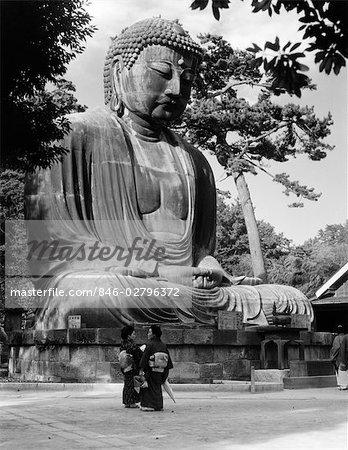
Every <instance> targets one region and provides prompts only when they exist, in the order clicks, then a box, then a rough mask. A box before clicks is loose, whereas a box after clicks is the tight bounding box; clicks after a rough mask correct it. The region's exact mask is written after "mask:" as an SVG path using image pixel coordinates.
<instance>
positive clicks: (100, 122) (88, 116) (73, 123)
mask: <svg viewBox="0 0 348 450" xmlns="http://www.w3.org/2000/svg"><path fill="white" fill-rule="evenodd" d="M67 119H68V120H69V122H70V127H71V132H72V133H74V132H75V133H76V132H92V131H93V130H94V131H97V130H99V131H103V130H108V129H110V128H114V129H116V130H120V131H121V126H120V124H119V122H118V121H117V120H116V119H115V115H114V113H113V112H112V111H110V109H109V108H107V107H98V108H91V109H88V110H87V111H84V112H80V113H73V114H69V115H67Z"/></svg>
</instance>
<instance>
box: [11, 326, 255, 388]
mask: <svg viewBox="0 0 348 450" xmlns="http://www.w3.org/2000/svg"><path fill="white" fill-rule="evenodd" d="M162 330H163V336H162V338H163V341H164V342H166V343H167V344H168V348H169V351H170V354H171V357H172V360H173V363H174V369H173V370H171V372H170V379H171V381H172V382H180V383H183V382H190V383H202V382H205V383H209V382H212V381H213V380H215V379H227V380H229V379H234V380H236V379H239V380H247V379H250V368H251V366H252V365H253V366H255V367H257V368H259V367H260V361H259V358H260V340H261V339H260V336H259V334H258V333H255V332H249V331H248V332H246V331H243V330H217V329H216V328H209V327H202V328H191V329H190V328H185V327H169V326H168V327H167V326H163V327H162ZM146 334H147V328H140V329H137V342H138V343H139V344H142V343H144V342H146V340H147V339H146ZM120 342H121V336H120V329H112V328H85V329H68V330H46V331H23V332H13V333H12V335H11V337H10V345H11V355H10V365H9V374H10V377H12V378H14V379H16V380H18V381H52V382H59V381H61V382H96V383H97V382H118V381H122V380H123V376H122V374H121V371H120V367H119V363H118V356H119V345H120Z"/></svg>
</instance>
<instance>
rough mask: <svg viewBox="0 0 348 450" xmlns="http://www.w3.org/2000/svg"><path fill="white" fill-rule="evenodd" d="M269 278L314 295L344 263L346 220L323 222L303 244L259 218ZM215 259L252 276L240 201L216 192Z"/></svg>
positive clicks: (347, 237)
mask: <svg viewBox="0 0 348 450" xmlns="http://www.w3.org/2000/svg"><path fill="white" fill-rule="evenodd" d="M258 228H259V233H260V240H261V246H262V251H263V254H264V255H265V264H266V267H267V272H268V281H269V282H270V283H276V284H286V285H290V286H294V287H296V288H298V289H300V290H301V291H302V292H303V293H304V294H305V295H307V296H308V297H312V296H314V294H315V292H316V290H317V289H319V288H320V287H321V286H322V285H323V284H324V283H325V282H326V281H327V280H328V279H329V278H330V277H331V276H332V275H334V274H335V273H336V272H337V271H338V270H339V269H340V268H341V267H343V266H344V264H346V262H347V256H348V221H347V222H346V223H344V224H333V225H326V227H325V228H324V229H321V230H319V232H318V234H317V235H316V236H315V237H313V238H311V239H308V240H307V241H306V242H305V243H304V244H303V245H294V244H293V243H292V242H291V241H290V240H289V239H287V238H286V237H285V236H284V235H283V234H282V233H276V231H275V229H274V227H273V226H272V225H271V224H269V223H267V222H264V221H258ZM216 237H217V245H216V258H217V259H218V261H219V262H220V263H221V264H222V266H223V267H224V268H225V269H226V270H227V271H228V272H230V273H232V274H234V275H237V276H238V275H247V276H252V275H253V271H252V264H251V259H250V251H249V245H248V236H247V230H246V225H245V220H244V216H243V212H242V208H241V205H240V203H239V202H238V201H237V202H231V199H230V195H229V194H227V193H225V192H219V193H218V202H217V234H216Z"/></svg>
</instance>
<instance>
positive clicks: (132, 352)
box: [120, 326, 142, 408]
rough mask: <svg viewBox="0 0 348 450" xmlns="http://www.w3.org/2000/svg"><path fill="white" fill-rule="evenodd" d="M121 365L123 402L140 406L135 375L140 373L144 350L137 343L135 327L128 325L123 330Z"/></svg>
mask: <svg viewBox="0 0 348 450" xmlns="http://www.w3.org/2000/svg"><path fill="white" fill-rule="evenodd" d="M121 338H122V343H121V346H120V366H121V371H122V373H123V376H124V387H123V395H122V397H123V404H124V406H125V407H126V408H138V405H137V403H138V402H139V394H138V393H137V392H136V391H135V389H134V380H133V377H134V376H135V375H138V374H139V362H140V359H141V357H142V351H141V350H140V348H139V346H138V345H137V344H135V342H134V340H135V331H134V327H132V326H126V327H124V328H123V329H122V331H121Z"/></svg>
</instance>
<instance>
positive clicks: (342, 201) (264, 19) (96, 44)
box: [66, 0, 348, 244]
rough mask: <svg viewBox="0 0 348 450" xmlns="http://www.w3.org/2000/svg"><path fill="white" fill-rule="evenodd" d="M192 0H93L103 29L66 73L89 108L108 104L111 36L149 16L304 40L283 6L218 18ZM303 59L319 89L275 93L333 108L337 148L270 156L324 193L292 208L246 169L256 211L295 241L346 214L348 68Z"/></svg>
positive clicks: (237, 34) (244, 8)
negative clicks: (287, 157) (331, 68)
mask: <svg viewBox="0 0 348 450" xmlns="http://www.w3.org/2000/svg"><path fill="white" fill-rule="evenodd" d="M190 3H191V2H190V0H178V1H173V0H92V1H91V5H90V6H89V8H88V10H89V12H90V14H91V15H92V16H93V18H94V19H93V23H94V24H95V25H96V26H97V27H98V31H97V32H96V33H95V34H94V35H93V37H92V38H90V39H88V41H87V44H86V50H85V52H84V53H83V54H82V55H79V56H78V57H77V58H76V59H75V60H74V61H73V62H72V63H71V65H70V66H69V70H68V74H67V75H66V78H67V79H69V80H71V81H73V82H74V83H75V85H76V88H77V98H78V100H79V102H80V103H82V104H85V105H87V106H88V107H89V108H92V107H95V106H100V105H103V79H102V78H103V77H102V74H103V64H104V58H105V54H106V51H107V49H108V46H109V43H110V37H112V36H115V35H117V34H119V33H120V32H121V30H122V29H123V28H125V27H126V26H128V25H131V24H132V23H134V22H136V21H138V20H141V19H145V18H148V17H153V16H158V15H161V16H162V17H163V18H166V19H176V18H178V19H179V20H180V22H181V23H182V24H183V25H184V28H185V29H187V30H188V31H189V32H190V34H191V37H192V38H194V39H196V36H197V34H199V33H205V32H206V33H208V32H209V33H214V34H220V35H222V36H223V37H224V39H226V40H227V41H229V42H230V43H231V44H232V46H233V47H234V48H239V49H245V48H247V47H248V46H250V44H251V43H252V42H255V43H258V44H263V43H264V42H265V40H272V41H274V38H275V36H279V38H280V42H281V44H283V45H284V44H285V43H286V42H287V41H288V40H291V41H293V42H296V41H299V42H300V41H301V34H299V33H298V32H297V28H298V26H299V23H298V21H297V20H296V18H297V16H296V14H292V13H285V12H284V11H283V12H282V14H281V15H279V16H273V17H272V18H269V17H268V14H267V13H263V12H259V13H257V14H253V13H251V6H250V3H251V2H250V1H245V2H242V1H240V0H232V1H231V5H230V9H228V10H223V11H222V14H221V16H222V17H221V19H220V21H219V22H217V21H216V20H215V19H214V17H213V15H212V13H211V9H210V7H208V8H207V9H206V10H204V11H197V10H196V11H191V9H190V8H189V5H190ZM300 49H301V48H300ZM302 61H303V62H304V63H305V64H307V65H309V67H310V73H309V76H310V77H311V78H312V80H313V81H314V82H315V83H316V84H317V90H316V91H311V92H306V93H304V94H303V97H302V99H301V100H299V99H297V98H295V97H293V98H290V97H288V96H286V97H285V96H284V97H283V98H277V99H276V101H278V102H281V103H286V102H289V101H291V102H293V103H300V104H302V105H309V106H314V107H315V111H316V114H317V115H318V116H319V117H323V116H325V115H327V113H328V111H330V112H331V113H332V115H333V120H334V126H333V127H332V133H331V136H330V137H329V138H328V139H327V142H328V143H329V144H331V145H335V149H334V150H333V151H332V152H330V153H329V154H328V156H327V157H326V158H325V159H324V160H322V161H319V162H315V161H309V160H308V158H306V157H298V158H296V159H295V160H292V161H289V162H287V163H282V164H281V163H278V164H276V163H272V164H270V165H269V167H268V169H269V171H271V172H272V173H281V172H287V173H289V174H290V176H291V178H292V179H295V180H299V181H300V183H301V184H306V185H308V186H311V187H314V188H315V189H316V191H317V192H322V196H321V198H320V199H319V201H318V202H309V201H305V207H304V208H289V207H288V206H287V205H288V204H289V203H292V202H293V201H295V200H296V198H295V197H291V198H289V197H286V196H285V195H284V194H282V190H283V189H282V186H281V185H279V184H277V183H274V182H273V181H272V180H271V179H270V178H268V177H267V175H264V174H259V175H257V176H253V175H247V181H248V184H249V188H250V191H251V197H252V200H253V203H254V206H255V213H256V217H257V219H260V220H261V219H263V220H265V221H267V222H269V223H271V224H272V225H273V226H274V227H275V229H276V231H277V232H279V233H280V232H281V233H283V234H284V235H285V236H286V237H287V238H289V239H292V240H293V242H294V243H295V244H302V243H303V242H304V241H305V240H306V239H308V238H311V237H314V236H315V235H316V234H317V232H318V230H319V229H321V228H324V227H325V225H326V224H336V223H343V222H344V221H345V220H346V218H347V123H348V113H347V71H346V70H344V71H343V72H342V73H341V74H340V75H339V76H335V75H330V76H327V75H323V74H319V71H318V66H316V65H314V63H313V56H310V57H308V58H306V60H304V59H303V60H302ZM208 160H209V162H210V163H211V165H212V167H213V170H214V173H215V178H216V181H217V187H219V188H220V189H224V190H230V192H231V193H232V196H233V197H236V190H235V187H234V183H233V180H232V179H227V180H225V181H224V182H219V181H218V180H219V179H221V178H223V169H222V168H221V167H219V165H218V164H217V163H216V162H215V161H214V158H212V157H209V156H208Z"/></svg>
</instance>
